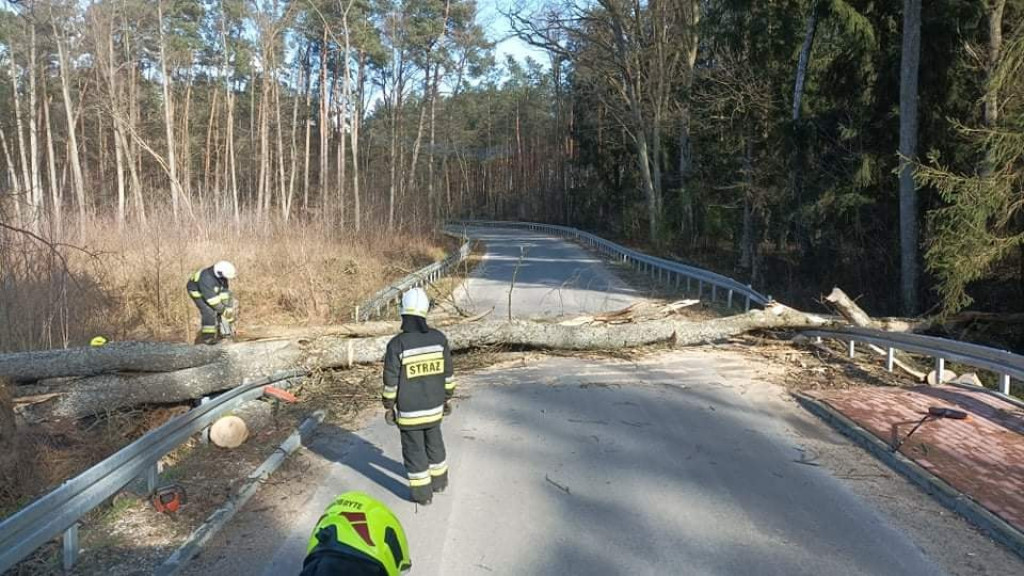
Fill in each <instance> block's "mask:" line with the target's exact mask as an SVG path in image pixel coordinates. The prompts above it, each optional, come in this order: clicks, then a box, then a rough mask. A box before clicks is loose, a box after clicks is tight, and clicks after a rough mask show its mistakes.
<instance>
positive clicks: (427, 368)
mask: <svg viewBox="0 0 1024 576" xmlns="http://www.w3.org/2000/svg"><path fill="white" fill-rule="evenodd" d="M429 307H430V300H429V299H428V298H427V293H426V292H424V291H423V289H422V288H413V289H412V290H409V291H408V292H406V293H405V294H404V295H403V296H402V333H401V334H399V335H398V336H395V337H394V338H392V339H391V341H390V342H388V348H387V352H385V354H384V389H383V392H382V394H381V396H382V398H383V401H384V410H385V412H384V419H385V420H387V422H388V424H392V425H394V424H398V428H399V429H400V430H401V433H402V459H403V460H404V461H405V471H406V473H407V474H408V476H409V487H410V491H411V496H412V501H413V502H416V503H418V504H423V505H427V504H430V502H431V501H432V500H433V495H434V492H443V491H444V490H445V488H447V487H448V464H447V463H446V462H445V450H444V439H443V438H442V437H441V420H442V418H444V416H445V415H447V414H450V413H451V398H452V395H453V394H454V393H455V379H454V378H453V377H452V358H451V351H450V350H449V348H448V339H447V338H445V336H444V334H442V333H440V332H438V331H437V330H434V329H433V328H430V327H429V326H427V320H426V316H427V309H428V308H429Z"/></svg>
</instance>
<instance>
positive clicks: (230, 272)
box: [213, 260, 235, 280]
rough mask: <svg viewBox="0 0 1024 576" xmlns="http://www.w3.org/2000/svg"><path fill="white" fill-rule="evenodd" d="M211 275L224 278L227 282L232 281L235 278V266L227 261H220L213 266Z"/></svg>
mask: <svg viewBox="0 0 1024 576" xmlns="http://www.w3.org/2000/svg"><path fill="white" fill-rule="evenodd" d="M213 273H214V275H215V276H217V277H218V278H226V279H228V280H234V278H235V265H234V264H232V263H231V262H228V261H227V260H221V261H220V262H217V263H216V264H214V265H213Z"/></svg>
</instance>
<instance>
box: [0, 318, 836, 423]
mask: <svg viewBox="0 0 1024 576" xmlns="http://www.w3.org/2000/svg"><path fill="white" fill-rule="evenodd" d="M619 318H620V323H616V324H608V323H602V322H601V321H600V320H596V319H595V320H593V321H591V323H589V324H584V325H578V323H575V322H571V321H570V322H566V323H545V322H533V321H521V320H513V321H511V322H474V323H465V324H454V325H449V326H447V327H445V329H444V330H445V333H446V334H447V335H448V340H449V342H450V343H451V346H452V349H453V350H455V351H461V350H468V349H473V348H482V347H490V346H512V347H518V348H530V349H548V350H611V349H618V348H630V347H636V346H643V345H647V344H654V343H658V342H669V341H670V342H673V343H674V344H676V345H679V346H685V345H694V344H702V343H706V342H714V341H719V340H723V339H726V338H729V337H731V336H735V335H737V334H741V333H744V332H748V331H751V330H761V329H772V328H776V329H777V328H804V327H810V326H822V325H824V324H825V323H826V321H825V320H823V319H821V318H819V317H816V316H813V315H809V314H805V313H803V312H799V311H796V310H793V309H791V308H788V307H786V306H783V305H780V304H772V305H769V306H768V307H767V308H766V309H764V310H753V311H750V312H748V313H746V314H740V315H737V316H730V317H727V318H718V319H714V320H708V321H703V322H687V321H683V320H681V319H680V318H679V317H677V316H669V317H666V318H660V319H653V320H637V321H635V322H630V323H621V317H619ZM390 338H391V334H386V335H382V336H370V337H356V338H352V337H347V336H345V335H338V334H323V335H319V336H316V337H312V338H301V337H299V338H292V339H280V340H271V341H256V342H246V343H238V344H230V345H226V346H223V347H220V348H214V349H207V348H196V347H188V346H179V345H165V346H166V348H167V349H168V350H173V351H174V352H175V353H178V354H181V355H182V357H183V360H182V365H184V366H186V367H184V368H183V369H177V370H170V371H166V372H158V373H136V374H129V373H125V370H126V369H127V370H136V371H137V370H138V366H139V364H140V363H139V362H138V361H137V359H135V358H130V357H129V356H130V355H132V354H134V353H135V351H137V350H140V348H135V347H134V345H119V346H117V347H111V348H108V349H104V348H101V349H76V350H69V351H53V352H48V353H46V354H49V355H50V356H48V357H47V360H48V362H52V363H53V364H52V365H51V366H49V367H47V368H45V369H39V370H38V371H35V372H33V370H32V368H31V367H30V366H28V365H25V364H23V362H24V361H26V360H29V359H30V358H32V357H31V356H29V355H24V354H14V355H7V356H0V367H7V369H9V370H14V369H15V368H16V369H17V370H18V372H17V373H18V374H19V375H21V377H22V379H24V378H25V376H31V375H33V374H35V375H38V376H37V378H39V380H38V382H37V384H35V385H31V386H19V387H17V390H16V396H18V397H23V396H39V395H41V394H54V393H56V394H57V395H56V396H54V397H53V398H51V399H48V400H47V401H45V402H39V403H36V404H32V405H30V406H25V407H24V410H25V412H26V415H27V416H30V417H33V418H42V419H53V418H80V417H84V416H89V415H93V414H97V413H103V412H106V411H109V410H115V409H119V408H124V407H128V406H136V405H141V404H167V403H176V402H182V401H186V400H189V399H193V398H199V397H201V396H204V395H207V394H211V393H214V392H218V391H221V390H224V389H227V388H230V387H232V386H235V385H237V384H238V383H240V382H242V381H243V380H244V379H246V378H255V377H259V376H263V375H266V374H269V373H272V372H274V371H277V370H281V369H285V368H293V367H305V368H310V369H313V368H346V367H350V366H352V365H354V364H368V363H374V362H379V361H380V360H381V358H382V357H383V355H384V348H385V346H386V345H387V342H388V340H389V339H390ZM147 346H150V347H159V346H161V345H157V344H151V345H147ZM147 350H148V348H147ZM206 350H213V351H214V352H212V353H211V352H206ZM117 351H121V356H119V355H118V353H117ZM62 354H64V355H67V357H68V358H74V359H75V360H74V362H73V363H72V364H71V365H72V366H73V367H74V370H75V372H74V374H96V372H98V371H100V370H98V369H93V365H92V364H90V362H89V358H90V357H92V356H96V357H97V358H99V360H98V363H97V365H96V366H102V367H104V368H107V367H110V366H114V367H116V368H115V369H116V370H118V371H116V372H111V373H105V374H98V375H92V376H85V377H79V378H75V379H68V378H67V376H70V375H73V374H71V373H66V372H65V373H62V372H61V370H60V369H59V366H60V365H62V364H63V358H62ZM168 354H170V355H172V356H173V354H171V353H170V352H169V353H168ZM207 354H209V356H204V355H207ZM200 358H207V359H208V361H207V362H206V363H205V364H201V365H196V362H197V361H198V360H199V359H200ZM116 359H119V360H120V362H118V361H115V360H116ZM171 365H172V366H174V365H175V364H171ZM12 367H13V368H12ZM126 367H127V368H126ZM150 368H152V365H150ZM2 375H4V373H3V372H0V376H2ZM51 376H60V378H59V379H49V378H50V377H51Z"/></svg>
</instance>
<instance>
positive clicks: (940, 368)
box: [935, 356, 946, 386]
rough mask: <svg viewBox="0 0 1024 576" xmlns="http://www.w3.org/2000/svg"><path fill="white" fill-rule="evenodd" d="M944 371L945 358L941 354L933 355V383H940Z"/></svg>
mask: <svg viewBox="0 0 1024 576" xmlns="http://www.w3.org/2000/svg"><path fill="white" fill-rule="evenodd" d="M945 372H946V359H945V358H943V357H941V356H936V357H935V385H936V386H938V385H940V384H942V377H943V376H945Z"/></svg>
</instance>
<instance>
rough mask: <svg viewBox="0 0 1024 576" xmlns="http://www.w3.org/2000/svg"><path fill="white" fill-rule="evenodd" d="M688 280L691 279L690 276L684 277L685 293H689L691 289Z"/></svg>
mask: <svg viewBox="0 0 1024 576" xmlns="http://www.w3.org/2000/svg"><path fill="white" fill-rule="evenodd" d="M690 280H691V278H690V277H689V276H687V277H686V293H687V294H689V293H690V290H691V288H690Z"/></svg>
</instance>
